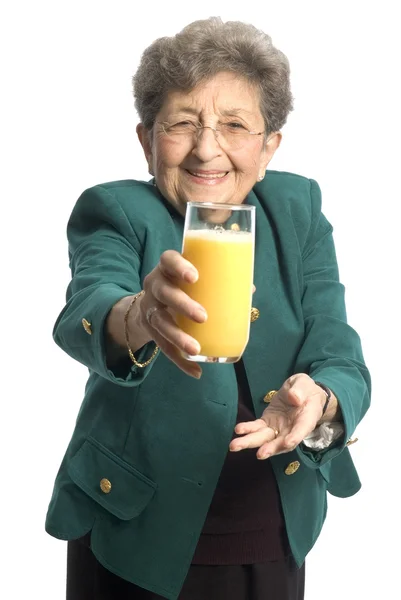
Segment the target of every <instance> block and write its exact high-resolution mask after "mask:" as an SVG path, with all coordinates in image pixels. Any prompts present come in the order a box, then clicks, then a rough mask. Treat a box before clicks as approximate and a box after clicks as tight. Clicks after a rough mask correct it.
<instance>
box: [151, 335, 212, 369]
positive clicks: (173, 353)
mask: <svg viewBox="0 0 401 600" xmlns="http://www.w3.org/2000/svg"><path fill="white" fill-rule="evenodd" d="M153 339H154V341H155V343H156V344H157V345H158V346H159V348H160V350H161V351H162V352H163V354H165V355H166V356H167V358H169V359H170V360H171V362H173V363H174V364H175V365H176V366H177V367H178V368H179V369H181V371H184V373H186V374H187V375H190V376H191V377H194V378H195V379H200V377H201V375H202V369H201V367H200V366H199V365H198V363H195V362H191V361H189V360H186V359H185V358H184V357H183V356H181V354H180V353H179V351H178V349H177V348H176V347H175V346H173V345H172V344H170V342H168V341H167V340H166V339H165V338H163V337H162V336H161V335H159V334H158V333H157V332H155V335H154V338H153Z"/></svg>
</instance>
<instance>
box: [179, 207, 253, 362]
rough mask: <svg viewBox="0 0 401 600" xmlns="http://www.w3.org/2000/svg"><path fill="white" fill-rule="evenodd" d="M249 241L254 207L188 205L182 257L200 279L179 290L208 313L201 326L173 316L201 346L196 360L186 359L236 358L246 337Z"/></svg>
mask: <svg viewBox="0 0 401 600" xmlns="http://www.w3.org/2000/svg"><path fill="white" fill-rule="evenodd" d="M254 239H255V207H253V206H249V205H243V204H241V205H228V204H212V203H203V202H199V203H197V202H189V203H188V204H187V210H186V217H185V226H184V239H183V248H182V254H183V256H184V258H186V259H187V260H188V261H189V262H190V263H192V264H193V266H194V267H195V268H196V269H197V271H198V273H199V278H198V280H197V281H196V283H183V284H180V287H181V289H182V290H183V291H184V292H185V293H186V294H188V296H190V297H191V298H192V299H193V300H195V301H196V302H199V304H201V305H202V306H203V307H204V308H205V310H206V312H207V315H208V318H207V321H206V322H205V323H195V322H194V321H192V320H191V319H188V318H187V317H184V316H182V315H178V316H177V324H178V325H179V327H180V328H181V329H182V330H183V331H185V333H187V334H188V335H190V336H192V337H193V338H195V339H196V340H197V341H198V342H199V344H200V346H201V351H200V353H199V354H198V355H196V356H192V355H189V354H184V356H185V358H187V359H188V360H192V361H197V362H215V363H232V362H237V361H238V360H239V359H240V358H241V355H242V354H243V352H244V350H245V348H246V345H247V343H248V339H249V327H250V312H251V301H252V287H253V264H254Z"/></svg>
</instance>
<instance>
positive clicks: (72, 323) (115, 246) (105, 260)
mask: <svg viewBox="0 0 401 600" xmlns="http://www.w3.org/2000/svg"><path fill="white" fill-rule="evenodd" d="M67 237H68V244H69V257H70V268H71V275H72V278H71V282H70V284H69V286H68V289H67V298H66V299H67V303H66V305H65V307H64V309H63V310H62V311H61V313H60V315H59V317H58V319H57V321H56V323H55V326H54V330H53V337H54V340H55V342H56V344H58V345H59V346H60V348H62V349H63V350H64V351H65V352H66V353H67V354H69V356H71V357H72V358H74V359H75V360H77V361H79V362H80V363H82V364H83V365H86V366H87V367H88V369H89V370H90V371H91V372H95V373H97V374H98V375H100V376H101V377H104V378H106V379H108V380H110V381H112V382H113V383H116V384H118V385H123V386H136V385H138V384H140V383H141V382H142V381H143V379H144V378H145V377H146V376H147V374H148V373H149V371H150V370H151V368H152V365H153V363H154V361H153V362H152V363H151V364H150V365H149V366H147V367H145V368H143V369H141V368H138V367H136V366H135V365H133V364H131V363H130V361H128V360H127V362H126V366H125V368H123V369H121V365H119V367H118V368H117V367H116V369H115V370H112V369H110V368H109V367H108V365H107V364H106V345H105V335H104V327H105V321H106V318H107V315H108V313H109V311H110V310H111V308H112V307H113V305H114V304H116V302H118V301H119V300H120V299H121V298H123V297H124V296H129V295H132V294H135V293H137V292H139V291H140V290H141V287H142V286H141V277H140V271H141V254H142V252H141V247H140V244H139V240H138V238H137V237H136V234H135V231H134V229H133V227H132V225H131V224H130V222H129V220H128V218H127V216H126V214H125V212H124V211H123V209H122V207H121V206H120V204H119V202H118V201H117V199H116V197H115V196H114V195H112V194H111V193H110V192H109V191H108V190H107V189H105V188H102V187H101V186H96V187H94V188H90V189H88V190H86V191H85V192H84V193H83V194H82V195H81V197H80V198H79V199H78V201H77V203H76V205H75V207H74V209H73V211H72V214H71V217H70V219H69V222H68V226H67ZM153 349H154V344H153V343H149V344H146V345H145V346H144V347H143V348H141V350H139V352H138V353H137V360H138V361H139V362H141V361H144V360H146V358H147V357H148V356H149V355H150V354H151V353H152V351H153Z"/></svg>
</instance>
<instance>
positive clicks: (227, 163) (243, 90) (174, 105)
mask: <svg viewBox="0 0 401 600" xmlns="http://www.w3.org/2000/svg"><path fill="white" fill-rule="evenodd" d="M161 123H164V124H173V123H182V124H184V125H183V126H182V125H180V126H179V127H180V129H182V127H184V128H185V127H187V126H188V124H189V123H195V124H200V125H203V126H206V127H207V128H206V129H201V130H199V131H198V133H197V134H193V135H191V134H186V133H184V134H183V135H176V134H174V133H173V135H167V134H166V133H165V129H164V128H163V127H162V125H160V124H161ZM221 124H223V125H224V127H226V128H230V129H231V128H234V129H237V130H241V131H243V132H245V133H242V134H240V136H238V139H239V140H240V143H238V139H237V138H236V139H235V142H233V141H232V140H230V139H229V136H227V139H226V138H225V137H224V134H223V135H222V134H221V133H219V134H218V135H217V137H216V135H215V132H214V131H213V129H211V128H216V127H217V128H218V127H219V126H220V125H221ZM167 127H168V126H167V125H165V128H167ZM246 130H248V131H252V132H263V131H264V121H263V117H262V114H261V112H260V108H259V93H258V91H257V90H256V89H255V88H254V87H253V86H252V85H251V84H250V83H249V82H248V81H246V80H245V79H242V78H239V77H238V76H237V75H236V74H235V73H225V72H224V73H219V74H218V75H216V76H215V77H213V78H211V79H209V80H207V81H205V82H203V83H201V84H200V85H198V86H197V87H196V88H194V89H193V90H191V91H190V92H182V91H173V92H170V93H169V94H168V95H167V98H166V101H165V102H164V104H163V107H162V108H161V110H160V111H159V113H158V114H157V117H156V123H155V126H154V127H153V130H152V132H149V131H147V130H145V129H144V127H143V126H142V125H141V124H140V125H138V127H137V133H138V136H139V139H140V141H141V144H142V146H143V149H144V152H145V156H146V159H147V161H148V165H149V172H150V173H151V174H152V175H154V177H155V179H156V184H157V187H158V188H159V190H160V192H161V193H162V194H163V196H164V197H165V198H166V199H167V200H168V201H169V202H170V203H171V204H173V205H174V206H175V207H176V208H177V210H178V211H179V212H180V213H181V214H185V205H186V203H187V202H188V201H191V202H219V203H229V204H241V202H243V201H244V199H245V198H246V196H247V194H248V193H249V191H250V190H251V188H252V187H253V186H254V184H255V183H256V182H257V180H258V178H259V177H260V176H263V175H264V173H265V170H266V167H267V165H268V163H269V162H270V160H271V158H272V157H273V154H274V152H275V151H276V149H277V148H278V146H279V143H280V140H281V134H280V133H275V134H272V135H270V136H269V139H268V141H267V142H266V141H265V139H264V136H263V135H249V134H246Z"/></svg>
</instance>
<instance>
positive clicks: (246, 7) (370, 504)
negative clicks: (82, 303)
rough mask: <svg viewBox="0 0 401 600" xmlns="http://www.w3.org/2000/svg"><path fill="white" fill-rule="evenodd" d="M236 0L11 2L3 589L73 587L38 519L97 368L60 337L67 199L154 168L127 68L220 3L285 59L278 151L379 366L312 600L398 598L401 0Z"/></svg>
mask: <svg viewBox="0 0 401 600" xmlns="http://www.w3.org/2000/svg"><path fill="white" fill-rule="evenodd" d="M233 4H234V3H228V2H220V3H218V2H216V0H213V1H209V0H204V1H203V2H202V3H190V2H181V3H180V2H174V1H173V0H171V1H165V2H163V3H161V5H160V7H159V6H158V3H155V2H151V1H150V2H140V3H138V2H135V1H134V0H132V1H130V2H128V1H119V0H113V1H108V2H105V1H101V0H96V1H90V0H79V1H75V0H74V1H72V0H69V1H68V2H67V1H57V0H53V1H49V2H45V1H43V0H42V1H40V0H36V1H32V2H31V1H26V2H21V1H19V2H18V1H17V0H14V1H13V2H12V3H11V2H9V3H8V7H7V8H3V9H2V14H0V44H1V48H0V50H1V57H2V63H3V64H2V67H1V80H0V85H1V88H2V92H1V96H0V98H1V105H2V107H1V111H0V119H1V129H0V132H1V133H0V136H1V141H0V143H1V146H2V150H1V163H0V164H1V171H2V175H1V181H2V186H1V213H0V214H1V231H2V235H1V238H0V240H1V246H2V250H1V258H2V273H3V275H2V286H1V287H2V293H1V305H2V306H1V331H2V337H1V339H2V359H1V365H2V378H1V383H2V388H3V390H2V393H1V406H2V411H1V414H2V422H1V429H2V431H1V436H0V442H1V448H2V450H1V469H0V504H1V519H2V526H1V547H2V549H3V553H2V555H3V558H2V568H1V570H2V577H1V589H2V592H1V594H2V597H3V598H5V599H7V600H8V599H14V598H15V599H18V600H22V599H23V598H40V599H41V600H45V599H46V600H47V599H51V600H59V599H60V600H61V599H62V598H64V594H65V592H64V579H65V551H66V544H65V543H64V542H61V541H57V540H55V539H53V538H51V537H49V536H48V535H47V534H45V532H44V528H43V525H44V519H45V513H46V509H47V504H48V501H49V499H50V495H51V491H52V486H53V480H54V477H55V475H56V472H57V469H58V466H59V463H60V461H61V459H62V456H63V453H64V450H65V447H66V445H67V443H68V441H69V438H70V435H71V433H72V429H73V426H74V420H75V416H76V414H77V411H78V408H79V405H80V402H81V399H82V395H83V387H84V383H85V380H86V370H85V368H84V367H82V366H81V365H79V364H78V363H74V362H73V361H72V360H71V359H70V358H69V357H67V355H64V354H63V353H62V351H61V350H60V349H59V348H58V347H57V346H56V345H55V344H54V343H53V341H52V337H51V331H52V326H53V323H54V321H55V319H56V317H57V315H58V312H59V311H60V310H61V308H62V306H63V303H64V293H65V288H66V285H67V283H68V279H69V271H68V260H67V243H66V238H65V227H66V222H67V219H68V216H69V213H70V211H71V209H72V207H73V204H74V202H75V201H76V199H77V198H78V196H79V195H80V193H81V192H82V191H83V190H84V189H85V188H87V187H89V186H91V185H94V184H96V183H101V182H105V181H110V180H114V179H124V178H137V179H147V177H148V176H147V170H146V164H145V161H144V159H143V157H142V155H141V150H140V146H139V143H138V142H137V140H136V137H135V126H136V123H137V117H136V114H135V111H134V108H133V100H132V96H131V75H132V74H133V73H134V71H135V68H136V66H137V64H138V61H139V58H140V55H141V53H142V51H143V50H144V49H145V47H146V46H147V45H148V44H149V43H151V42H152V41H153V40H154V39H155V38H157V37H160V36H163V35H172V34H174V33H176V32H177V31H178V30H179V29H181V28H182V27H183V26H184V25H186V24H187V23H189V22H191V21H193V20H195V19H198V18H205V17H208V16H211V15H220V16H222V17H223V19H225V20H228V19H239V20H243V21H247V22H250V23H253V24H255V25H257V26H258V27H260V28H262V29H264V30H265V31H266V32H268V33H269V34H270V35H271V36H272V38H273V42H274V43H275V44H276V45H277V46H278V47H279V48H280V49H281V50H283V51H284V52H285V53H286V54H287V56H288V58H289V60H290V63H291V66H292V83H293V92H294V95H295V111H294V112H293V113H292V114H291V116H290V118H289V120H288V123H287V125H286V126H285V127H284V130H283V133H284V139H283V143H282V146H281V148H280V149H279V151H278V153H277V155H276V157H275V158H274V160H273V162H272V163H271V165H270V166H271V168H275V169H282V170H288V171H294V172H296V173H300V174H303V175H306V176H308V177H313V178H315V179H317V181H318V182H319V184H320V186H321V188H322V191H323V200H324V211H325V213H326V215H327V216H328V218H329V219H330V220H331V222H332V223H333V225H334V229H335V239H336V243H337V251H338V259H339V264H340V273H341V277H342V280H343V282H344V283H345V285H346V289H347V306H348V314H349V320H350V322H351V324H352V325H353V326H354V327H355V328H356V329H357V331H358V332H359V333H360V335H361V337H362V340H363V345H364V351H365V358H366V361H367V363H368V366H369V367H370V370H371V374H372V378H373V386H374V387H373V389H374V393H373V406H372V409H371V410H370V412H369V413H368V416H367V417H366V419H365V421H364V422H363V423H362V424H361V425H360V426H359V427H358V430H357V432H356V435H357V436H358V437H359V442H358V443H357V444H355V445H353V446H352V447H351V451H352V455H353V457H354V460H355V462H356V465H357V467H358V470H359V473H360V477H361V479H362V483H363V488H362V491H361V492H359V494H357V495H356V496H354V497H353V498H350V499H348V500H339V499H336V498H330V499H329V513H328V518H327V521H326V525H325V527H324V530H323V533H322V535H321V537H320V538H319V540H318V542H317V544H316V546H315V548H314V549H313V550H312V552H311V553H310V555H309V557H308V559H307V587H306V599H307V600H318V599H319V600H321V599H324V600H334V599H336V600H337V599H338V597H339V596H340V597H341V598H343V599H345V600H351V599H353V598H364V597H369V598H375V597H378V598H386V599H392V598H398V597H399V593H400V592H399V589H400V582H399V560H397V556H399V547H398V544H397V541H398V537H399V535H400V533H401V531H400V523H399V518H398V515H399V499H398V498H397V495H396V493H395V486H396V485H397V482H398V480H399V475H400V456H399V452H400V450H399V444H398V435H399V433H398V432H399V422H400V416H401V414H400V408H399V407H400V386H399V371H400V366H399V355H400V351H399V338H400V327H399V312H400V302H399V298H398V293H397V292H398V289H399V283H398V278H399V256H400V250H399V235H398V232H399V224H398V214H399V211H398V208H399V203H400V200H401V197H400V184H399V181H400V179H399V161H400V134H401V128H400V105H401V98H400V92H399V88H400V84H399V75H400V69H399V58H400V42H399V31H398V23H399V20H398V18H396V14H395V7H396V5H397V4H398V3H397V2H386V1H383V0H382V1H381V2H369V1H366V2H357V1H354V2H353V1H349V2H339V1H338V0H337V1H336V2H327V1H326V2H325V1H320V2H312V1H311V2H308V1H306V0H303V1H301V2H299V1H293V2H290V1H287V2H286V1H280V2H278V1H277V0H274V2H270V1H267V0H264V1H261V0H257V1H256V0H246V1H243V2H237V3H235V4H237V5H238V7H237V8H235V7H234V5H233ZM398 485H399V483H398ZM294 501H295V502H296V498H294ZM222 600H223V599H222ZM272 600H274V599H272Z"/></svg>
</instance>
